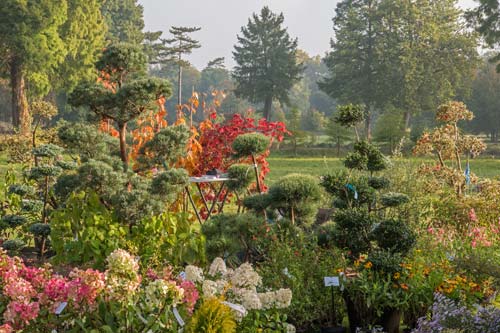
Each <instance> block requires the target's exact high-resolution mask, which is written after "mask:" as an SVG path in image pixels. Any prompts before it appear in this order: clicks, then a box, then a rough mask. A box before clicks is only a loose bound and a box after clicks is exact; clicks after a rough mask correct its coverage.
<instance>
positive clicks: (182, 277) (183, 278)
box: [179, 271, 186, 280]
mask: <svg viewBox="0 0 500 333" xmlns="http://www.w3.org/2000/svg"><path fill="white" fill-rule="evenodd" d="M179 278H181V279H182V280H186V272H184V271H182V272H180V273H179Z"/></svg>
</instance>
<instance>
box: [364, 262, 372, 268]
mask: <svg viewBox="0 0 500 333" xmlns="http://www.w3.org/2000/svg"><path fill="white" fill-rule="evenodd" d="M372 266H373V264H372V263H371V262H370V261H368V262H367V263H366V264H365V268H366V269H370V268H372Z"/></svg>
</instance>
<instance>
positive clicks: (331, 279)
mask: <svg viewBox="0 0 500 333" xmlns="http://www.w3.org/2000/svg"><path fill="white" fill-rule="evenodd" d="M339 286H340V281H339V277H338V276H325V287H339Z"/></svg>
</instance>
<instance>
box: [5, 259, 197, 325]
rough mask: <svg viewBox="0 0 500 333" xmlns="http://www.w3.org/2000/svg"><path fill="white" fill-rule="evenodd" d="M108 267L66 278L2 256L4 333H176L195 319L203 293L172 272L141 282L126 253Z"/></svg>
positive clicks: (135, 265) (135, 264)
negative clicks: (186, 321) (92, 332)
mask: <svg viewBox="0 0 500 333" xmlns="http://www.w3.org/2000/svg"><path fill="white" fill-rule="evenodd" d="M107 264H108V266H107V267H108V269H107V270H106V271H105V272H104V273H102V272H99V271H95V270H91V269H88V270H80V269H74V270H73V271H71V273H69V275H68V276H67V277H65V276H61V275H58V274H54V273H53V271H52V270H51V268H50V267H49V266H47V267H42V268H32V267H27V266H26V265H24V263H23V262H22V261H21V259H19V258H16V257H14V258H11V257H9V256H7V255H6V254H5V253H4V252H0V287H1V288H2V291H3V292H2V295H1V296H0V311H2V312H3V319H4V323H5V324H4V325H3V326H0V332H13V331H17V330H23V332H50V331H54V330H56V331H61V332H69V331H80V330H86V329H94V328H100V329H103V330H108V331H113V332H127V331H128V332H130V331H134V332H138V331H148V332H177V331H178V329H179V328H180V327H181V326H183V325H184V321H183V319H182V318H188V317H189V316H191V314H192V313H193V310H194V307H195V305H196V302H197V301H198V290H197V289H196V286H195V285H194V284H193V283H192V282H189V281H183V280H182V279H177V278H174V277H173V275H172V270H171V269H165V270H164V272H162V273H161V274H156V273H154V272H150V273H149V274H147V276H145V277H142V276H141V275H140V274H139V273H138V270H139V265H138V261H137V259H136V258H134V257H133V256H131V255H130V254H129V253H127V252H126V251H124V250H116V251H114V252H112V253H111V254H110V255H109V256H108V259H107ZM2 330H3V331H2Z"/></svg>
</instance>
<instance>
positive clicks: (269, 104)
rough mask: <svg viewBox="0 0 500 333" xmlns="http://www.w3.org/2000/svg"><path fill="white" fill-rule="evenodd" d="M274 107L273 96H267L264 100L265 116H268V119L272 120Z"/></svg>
mask: <svg viewBox="0 0 500 333" xmlns="http://www.w3.org/2000/svg"><path fill="white" fill-rule="evenodd" d="M272 108H273V97H272V96H269V97H266V100H265V102H264V118H266V120H267V121H270V120H271V111H272Z"/></svg>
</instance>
